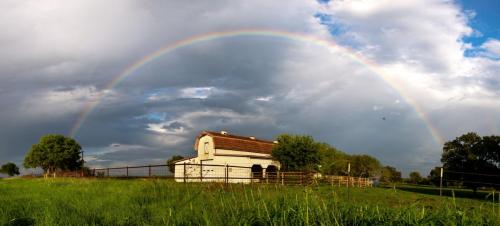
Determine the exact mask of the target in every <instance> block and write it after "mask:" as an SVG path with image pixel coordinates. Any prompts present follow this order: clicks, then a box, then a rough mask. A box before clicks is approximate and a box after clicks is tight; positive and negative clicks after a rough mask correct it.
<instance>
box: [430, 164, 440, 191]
mask: <svg viewBox="0 0 500 226" xmlns="http://www.w3.org/2000/svg"><path fill="white" fill-rule="evenodd" d="M440 174H441V168H440V167H434V168H433V169H431V171H430V172H429V176H427V179H428V180H429V182H430V183H431V184H433V185H434V186H439V181H440V177H441V175H440Z"/></svg>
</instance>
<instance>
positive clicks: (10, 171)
mask: <svg viewBox="0 0 500 226" xmlns="http://www.w3.org/2000/svg"><path fill="white" fill-rule="evenodd" d="M0 173H5V174H7V175H9V176H11V177H12V176H14V175H19V167H17V166H16V164H14V163H12V162H8V163H6V164H3V165H2V167H1V168H0Z"/></svg>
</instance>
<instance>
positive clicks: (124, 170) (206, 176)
mask: <svg viewBox="0 0 500 226" xmlns="http://www.w3.org/2000/svg"><path fill="white" fill-rule="evenodd" d="M169 168H173V169H174V172H171V171H170V169H169ZM91 176H95V177H116V178H133V177H168V178H173V179H175V180H176V181H177V182H185V183H187V182H219V183H245V184H252V183H261V184H262V183H265V184H282V185H309V184H318V183H328V184H331V185H332V186H333V185H335V186H337V185H338V186H352V187H371V186H372V185H373V181H372V180H371V179H369V178H360V177H348V176H332V175H325V176H322V175H320V174H318V173H310V172H282V171H279V170H272V169H269V170H267V169H262V168H261V169H255V168H252V167H250V166H235V165H215V164H192V163H183V164H175V165H146V166H126V167H111V168H100V169H93V170H91Z"/></svg>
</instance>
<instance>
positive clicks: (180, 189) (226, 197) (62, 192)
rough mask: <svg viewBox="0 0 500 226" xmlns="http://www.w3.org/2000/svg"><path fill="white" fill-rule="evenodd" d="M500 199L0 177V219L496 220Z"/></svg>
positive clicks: (88, 221)
mask: <svg viewBox="0 0 500 226" xmlns="http://www.w3.org/2000/svg"><path fill="white" fill-rule="evenodd" d="M499 216H500V206H499V205H498V203H493V202H491V201H488V200H484V199H465V198H453V197H439V196H436V195H429V194H420V193H415V192H410V191H403V190H397V189H396V190H394V189H392V188H391V189H387V188H365V189H361V188H351V189H349V194H348V191H347V190H346V189H345V188H337V187H330V186H326V185H323V186H311V187H299V186H279V185H260V186H259V185H253V186H251V185H231V186H227V187H225V186H223V185H220V184H205V183H204V184H197V183H190V184H183V183H176V182H173V181H171V180H165V179H163V180H160V179H130V180H118V179H48V180H44V179H8V180H6V179H4V180H0V225H15V224H19V223H27V224H28V225H29V224H36V225H199V224H203V225H500V220H499Z"/></svg>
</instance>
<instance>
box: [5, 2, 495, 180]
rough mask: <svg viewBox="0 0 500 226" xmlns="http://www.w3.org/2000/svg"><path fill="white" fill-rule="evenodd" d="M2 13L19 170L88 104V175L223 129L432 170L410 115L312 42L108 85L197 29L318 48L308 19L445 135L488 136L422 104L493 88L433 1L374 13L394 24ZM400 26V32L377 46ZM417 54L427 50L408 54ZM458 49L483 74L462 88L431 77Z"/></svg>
mask: <svg viewBox="0 0 500 226" xmlns="http://www.w3.org/2000/svg"><path fill="white" fill-rule="evenodd" d="M337 3H338V2H335V4H337ZM2 4H3V5H2ZM5 4H6V3H0V9H2V12H5V13H2V14H0V18H1V19H2V20H0V28H1V29H0V47H1V49H2V52H0V60H1V61H0V94H1V95H0V106H1V108H0V114H1V117H0V125H1V128H0V163H3V162H4V161H15V162H17V163H20V162H22V159H23V156H24V154H25V152H26V150H27V149H29V147H30V146H31V145H32V144H33V143H36V142H37V141H38V139H39V137H40V136H42V135H44V134H47V133H61V134H68V133H69V131H70V129H71V128H72V127H73V126H74V124H75V123H76V121H77V119H78V118H79V117H80V115H81V113H82V112H83V111H84V110H85V106H87V104H88V103H89V102H94V101H98V100H99V101H100V102H99V104H98V105H97V106H96V107H95V108H94V109H93V111H91V113H90V114H89V115H88V118H86V120H85V122H84V123H83V125H82V127H81V128H80V130H79V131H78V133H77V134H76V139H77V140H78V141H79V142H80V143H81V144H82V145H83V147H84V150H85V153H86V156H87V157H88V160H87V162H88V164H89V165H90V166H109V165H115V166H118V165H133V164H149V163H162V162H164V160H165V159H168V158H169V157H170V156H171V155H173V154H181V155H185V156H190V155H193V154H194V150H193V143H194V138H195V136H196V135H197V134H198V133H199V132H200V131H201V130H214V131H219V130H229V132H230V133H235V134H241V135H248V136H256V137H259V138H263V139H270V140H272V139H274V138H275V137H276V136H277V135H278V134H281V133H298V134H310V135H312V136H314V137H315V138H317V139H318V140H320V141H323V142H327V143H330V144H332V145H334V146H337V147H338V148H340V149H342V150H345V151H347V152H351V153H368V154H371V155H374V156H376V157H378V158H379V159H380V160H381V161H382V162H383V163H384V164H391V165H394V166H396V167H398V168H400V169H403V170H405V171H409V170H415V169H418V170H421V171H422V172H423V173H427V172H426V170H427V168H429V167H431V166H433V165H435V164H437V161H439V152H440V150H439V149H440V146H439V145H437V144H435V142H434V141H433V139H432V137H431V135H430V133H429V131H428V128H427V127H426V125H425V123H424V121H423V120H422V119H421V118H420V115H418V114H416V113H415V109H414V108H413V107H414V106H411V105H410V104H408V103H406V102H405V100H404V98H403V97H402V96H401V94H399V93H398V92H397V91H396V90H395V89H394V88H392V87H391V86H389V85H388V84H387V83H386V82H384V81H383V80H381V79H380V77H379V75H377V74H376V73H374V72H373V70H370V68H368V67H367V65H364V64H363V63H359V62H357V61H356V60H352V59H351V58H349V57H348V56H349V55H348V54H345V53H344V52H342V51H339V50H333V49H325V48H324V47H323V46H317V45H315V44H314V43H306V42H299V41H292V40H290V39H287V38H284V37H281V38H277V37H254V36H252V37H249V36H239V37H233V38H221V39H216V40H211V41H206V42H199V43H194V44H192V45H188V46H185V47H183V48H179V49H176V50H175V51H172V52H169V53H167V54H165V55H163V56H161V57H158V58H156V59H155V60H153V61H151V62H149V63H147V64H145V65H143V66H142V67H140V68H139V69H138V70H136V71H134V72H133V73H132V74H131V75H130V76H128V77H127V78H126V79H124V80H123V81H121V83H119V85H117V86H115V87H113V89H112V90H107V89H106V88H107V84H109V82H111V81H113V79H115V78H116V77H117V76H118V75H119V74H120V73H121V72H122V71H123V70H124V69H125V68H127V67H128V66H130V65H132V64H133V63H134V62H137V61H138V60H140V59H142V58H143V57H144V56H146V55H148V54H150V53H152V52H154V51H155V50H158V49H160V48H161V47H164V46H166V45H168V44H171V43H174V42H177V41H179V40H183V39H186V38H188V37H192V36H196V35H199V34H203V33H206V32H217V31H228V30H233V29H242V28H261V29H277V30H286V31H290V32H300V33H307V34H311V35H313V36H315V37H320V38H326V39H328V38H330V36H329V35H330V34H328V32H327V31H328V27H325V25H321V24H320V22H319V21H317V19H315V17H314V15H315V14H316V13H317V11H319V10H324V11H326V13H329V14H332V17H334V19H338V20H341V21H342V22H343V23H344V24H346V25H352V26H350V27H349V26H347V27H349V30H346V35H352V37H355V38H356V39H355V40H356V41H357V42H359V43H358V44H357V45H359V46H355V48H356V47H359V49H357V50H359V51H360V52H361V53H366V55H367V57H372V58H373V60H374V61H375V62H381V63H387V64H389V65H388V66H387V68H386V69H387V70H388V71H389V72H392V73H395V74H402V76H401V79H402V80H403V83H405V84H406V83H407V84H410V85H408V87H409V88H408V93H410V94H413V97H414V98H415V99H416V100H417V101H418V103H420V104H421V105H423V108H425V109H426V110H428V112H429V118H430V119H431V120H432V121H433V122H438V123H435V124H436V125H437V127H439V128H440V129H441V130H442V131H443V132H445V133H446V134H452V133H453V132H454V131H453V130H454V129H456V125H454V124H455V123H456V121H461V120H463V121H467V123H465V124H466V125H468V126H467V127H468V128H474V129H478V130H480V131H485V130H489V129H485V128H487V126H488V125H485V124H482V125H480V126H478V127H473V125H472V124H473V123H472V121H473V120H476V119H475V118H473V117H468V116H463V115H462V114H457V115H456V116H454V117H447V116H446V114H445V113H444V112H446V111H447V110H449V109H457V111H459V112H465V113H469V112H471V110H470V105H463V104H462V103H460V102H458V101H452V102H453V104H448V105H446V106H444V105H443V104H442V102H441V100H440V98H441V99H442V97H440V96H439V95H437V96H438V97H435V96H432V95H431V94H433V92H437V94H442V93H448V91H449V90H451V91H453V92H456V93H457V94H456V95H458V96H460V95H462V94H464V92H462V91H460V88H461V87H463V86H464V84H470V81H474V83H475V84H477V87H479V88H478V90H480V91H481V92H482V91H483V89H486V90H495V87H496V86H497V85H496V84H498V83H495V81H496V80H495V78H494V76H493V75H492V72H494V71H495V69H496V68H497V67H498V64H497V62H495V61H491V60H489V61H488V60H484V59H481V60H478V61H479V62H472V60H470V59H465V60H464V59H462V58H460V57H461V55H460V54H461V53H462V52H461V51H462V50H461V45H460V43H458V44H457V43H451V44H450V41H449V40H450V39H449V38H450V37H451V38H452V39H453V40H457V37H460V36H461V35H463V34H464V33H467V32H468V27H467V26H466V24H464V23H462V22H463V21H462V18H458V19H457V18H456V17H449V15H452V14H453V12H456V8H454V6H453V5H451V4H448V3H446V4H444V3H443V4H438V3H435V4H436V7H438V9H439V10H437V11H436V12H437V13H438V14H439V12H444V13H443V15H445V16H443V17H438V15H437V14H436V15H435V14H433V13H436V12H430V13H429V14H425V13H424V14H422V13H419V12H420V11H421V10H420V8H418V7H421V6H422V4H421V3H418V2H413V3H412V4H414V5H415V6H416V7H415V9H412V8H411V7H403V8H404V10H405V11H404V12H408V13H407V15H409V17H408V18H406V20H402V21H399V20H398V21H394V20H386V19H381V18H379V17H377V15H381V13H389V14H390V15H400V16H401V13H399V14H398V12H395V11H398V10H400V8H398V7H401V6H400V5H396V6H394V7H389V8H384V10H386V11H387V10H388V11H387V12H386V11H382V12H380V11H377V9H378V8H377V7H374V9H373V10H374V11H375V13H372V14H370V13H368V14H366V15H365V16H364V17H363V16H360V14H359V13H360V12H358V11H356V10H353V9H354V8H353V7H350V6H349V7H345V8H343V6H342V7H340V8H333V10H332V8H331V7H329V6H328V5H329V4H330V3H329V4H326V5H321V6H320V5H319V4H317V3H316V2H314V1H310V2H302V1H289V2H287V4H282V3H280V2H270V1H253V2H252V6H249V5H248V3H244V2H236V1H210V2H197V4H193V3H184V2H177V1H166V2H153V1H152V2H141V3H137V2H133V1H117V2H113V1H109V2H100V1H81V2H79V1H75V2H72V3H61V4H56V5H54V6H53V7H49V8H47V9H45V10H47V11H44V8H43V7H42V6H43V3H42V2H38V1H32V2H28V3H27V4H26V5H25V6H24V7H21V6H17V4H12V5H8V6H7V5H5ZM346 4H349V3H346ZM433 4H434V3H433ZM7 8H9V9H11V10H6V9H7ZM382 8H383V7H382ZM336 9H338V10H337V11H336ZM351 10H353V11H351ZM450 12H451V14H450ZM75 15H79V16H75ZM335 17H336V18H335ZM61 18H64V19H61ZM436 18H440V19H439V20H438V19H436ZM422 19H425V21H427V22H429V23H431V22H432V21H438V22H439V21H440V20H442V21H441V22H442V24H445V25H446V24H448V25H450V27H451V28H450V30H449V31H448V32H447V33H443V34H441V33H439V31H438V30H433V29H434V27H433V26H423V27H422V26H414V25H415V23H414V22H412V21H420V20H422ZM6 21H7V22H6ZM9 21H10V22H9ZM366 21H369V23H366ZM441 22H439V23H441ZM375 27H383V28H384V29H382V30H377V29H374V28H375ZM398 29H399V30H405V31H406V30H407V31H408V32H405V33H398V34H399V35H394V36H387V34H388V33H390V32H394V31H397V30H398ZM428 29H431V30H428ZM422 31H425V32H429V33H433V34H434V33H439V34H440V35H437V36H436V37H438V38H437V39H432V38H431V37H423V36H414V37H412V39H411V42H408V39H407V37H406V36H407V35H414V34H418V33H419V32H422ZM346 37H347V36H346ZM346 37H344V36H342V37H335V38H338V39H343V38H346ZM363 37H365V39H363ZM445 44H449V45H445ZM424 47H425V48H427V47H428V48H430V49H432V50H433V51H432V54H423V53H421V52H419V51H418V50H420V49H421V48H424ZM438 47H439V48H438ZM415 51H416V52H415ZM447 51H449V54H448V53H447ZM409 53H412V54H409ZM413 53H415V54H413ZM456 53H460V54H459V58H460V59H459V60H458V61H460V60H464V62H465V63H463V64H461V65H468V64H472V65H476V66H477V67H479V68H480V69H481V71H480V72H477V73H476V74H473V75H472V76H471V78H470V79H469V80H468V81H466V80H467V79H455V77H454V76H455V75H449V76H448V75H443V74H439V73H438V72H440V71H443V70H444V71H446V70H448V68H449V67H450V64H454V63H456V62H457V58H456V57H457V54H456ZM443 56H449V57H443ZM438 58H439V59H438ZM450 62H451V63H450ZM393 64H401V65H402V67H401V68H404V69H400V68H396V69H394V68H392V66H394V65H393ZM383 66H384V65H381V67H383ZM415 68H416V69H415ZM421 68H424V69H425V71H427V72H428V71H431V72H435V74H432V73H429V74H432V76H434V77H436V78H439V79H442V80H439V81H438V82H433V83H431V82H429V83H426V82H428V80H422V82H420V81H419V80H411V79H417V78H420V77H419V76H421V74H418V73H416V72H415V71H417V72H420V71H419V70H420V69H421ZM413 69H415V70H413ZM405 70H408V71H405ZM392 73H389V74H392ZM450 74H452V73H450ZM425 76H427V75H422V77H424V78H427V77H425ZM405 79H408V80H405ZM446 79H448V80H446ZM488 79H489V80H488ZM414 81H418V83H412V82H414ZM431 81H434V80H431ZM484 81H489V82H487V83H485V84H484V83H483V82H484ZM441 83H442V84H441ZM436 84H437V85H436ZM412 85H415V86H412ZM429 87H430V88H429ZM457 87H458V88H457ZM457 89H458V90H459V91H455V90H457ZM414 90H416V91H415V92H413V91H414ZM412 92H413V93H412ZM481 92H479V94H478V93H477V92H472V93H470V94H469V93H465V94H467V95H468V97H469V99H470V100H472V102H469V103H472V104H476V105H478V106H483V104H484V103H483V102H482V101H484V99H483V96H484V95H483V94H482V93H481ZM429 93H431V94H429ZM419 94H422V95H419ZM497 94H498V93H497ZM454 95H455V94H454ZM496 96H498V95H496ZM496 96H495V95H493V96H490V98H492V99H493V98H494V97H496ZM475 101H476V102H475ZM493 103H496V102H493ZM436 106H438V107H436ZM481 109H484V108H481ZM478 111H480V110H478ZM491 112H492V114H491V117H492V121H493V122H498V117H496V116H494V113H498V112H499V109H498V108H497V107H492V109H491ZM472 113H477V112H476V111H472ZM472 113H471V114H472ZM488 116H490V115H488ZM382 118H384V119H385V120H383V119H382ZM497 128H498V126H497ZM460 131H462V130H460ZM447 137H451V135H448V136H447Z"/></svg>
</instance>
